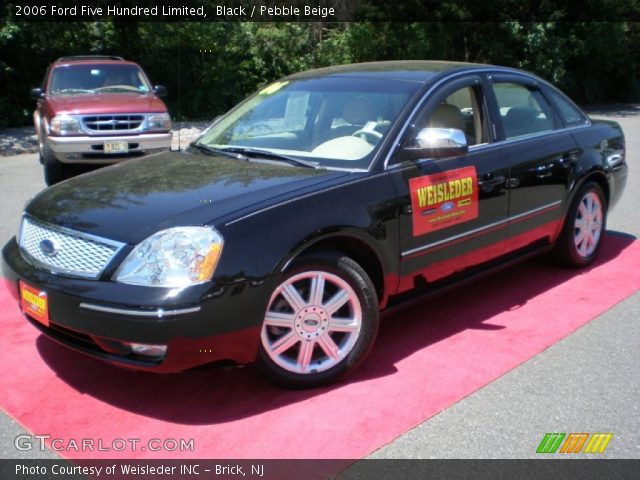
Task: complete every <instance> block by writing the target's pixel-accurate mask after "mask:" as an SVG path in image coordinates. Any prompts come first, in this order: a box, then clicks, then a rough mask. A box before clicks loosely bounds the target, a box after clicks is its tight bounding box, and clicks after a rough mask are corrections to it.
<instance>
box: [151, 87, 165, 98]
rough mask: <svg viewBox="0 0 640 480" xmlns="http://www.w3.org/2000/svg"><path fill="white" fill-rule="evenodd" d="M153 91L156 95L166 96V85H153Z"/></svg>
mask: <svg viewBox="0 0 640 480" xmlns="http://www.w3.org/2000/svg"><path fill="white" fill-rule="evenodd" d="M153 93H154V94H155V95H156V96H157V97H166V96H167V87H165V86H163V85H156V86H155V87H153Z"/></svg>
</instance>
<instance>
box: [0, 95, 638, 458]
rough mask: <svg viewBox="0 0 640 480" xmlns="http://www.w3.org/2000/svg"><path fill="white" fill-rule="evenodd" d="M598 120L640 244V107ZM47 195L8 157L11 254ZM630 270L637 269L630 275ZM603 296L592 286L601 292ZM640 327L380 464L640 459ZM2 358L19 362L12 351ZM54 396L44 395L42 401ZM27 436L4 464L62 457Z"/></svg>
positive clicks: (462, 411) (414, 440)
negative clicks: (621, 162) (587, 439)
mask: <svg viewBox="0 0 640 480" xmlns="http://www.w3.org/2000/svg"><path fill="white" fill-rule="evenodd" d="M592 115H593V116H606V117H607V118H612V119H614V120H616V121H618V122H620V123H621V125H622V127H623V129H624V131H625V134H626V138H627V161H628V163H629V164H630V176H629V182H628V184H627V188H626V191H625V194H624V197H623V199H622V201H621V203H620V204H619V205H618V206H617V208H616V209H615V210H614V211H613V212H611V214H610V216H609V219H608V229H609V230H612V231H616V232H620V233H624V234H627V235H632V236H634V237H639V236H640V209H639V208H638V207H639V206H640V204H639V202H638V199H640V168H638V167H637V165H638V159H639V158H640V138H639V137H638V136H637V132H638V131H640V110H639V109H637V108H636V107H635V106H619V107H608V108H602V109H595V110H594V111H592ZM1 135H2V132H1V131H0V136H1ZM44 187H45V185H44V182H43V177H42V168H41V165H40V164H39V163H38V158H37V155H36V154H18V155H12V156H4V157H0V191H1V192H2V209H1V211H0V241H1V242H2V244H3V245H4V243H6V241H7V240H9V239H10V238H11V237H12V236H13V235H15V233H16V232H17V229H18V225H19V221H20V214H21V211H22V208H23V206H24V204H25V203H26V202H27V201H28V200H29V198H31V197H32V196H33V195H35V194H36V193H37V192H39V191H40V190H42V189H43V188H44ZM629 268H638V266H637V265H629ZM598 288H599V287H598V285H593V289H598ZM584 295H589V292H588V291H587V292H584ZM576 301H579V300H578V299H576ZM639 317H640V293H638V292H636V293H635V294H634V295H632V296H631V297H628V298H627V299H626V300H624V301H622V302H620V303H618V304H617V305H615V306H614V307H613V308H612V309H610V310H608V311H607V312H605V313H604V314H602V315H600V316H599V317H597V318H595V319H594V320H593V321H591V322H590V323H588V324H587V325H586V326H584V327H583V328H581V329H579V330H578V331H576V332H575V333H573V334H571V335H570V336H568V337H566V338H564V339H563V340H561V341H559V342H557V343H556V344H554V345H552V346H551V347H550V348H548V349H547V350H545V351H544V352H542V353H540V354H538V355H537V356H535V357H534V358H533V359H531V360H529V361H527V362H525V363H523V364H522V365H520V366H518V367H517V368H515V369H513V370H511V371H510V372H508V373H506V374H505V375H503V376H502V377H500V378H499V379H497V380H495V381H493V382H491V383H488V384H487V385H485V386H484V387H482V388H480V389H479V390H476V391H475V392H474V393H473V394H471V395H470V396H467V397H466V398H464V399H462V400H460V401H458V402H457V403H455V404H453V405H452V406H450V407H449V408H446V409H445V410H443V411H441V412H440V413H438V414H436V415H434V416H433V417H431V418H429V419H428V420H426V421H424V422H423V423H421V424H420V425H418V426H417V427H415V428H414V429H412V430H409V431H408V432H406V433H404V434H403V435H401V436H400V437H398V438H396V439H395V440H394V441H393V442H392V443H389V444H388V445H386V446H384V447H382V448H381V449H379V450H377V451H375V452H373V453H372V455H371V456H372V457H374V458H526V457H535V456H536V453H535V449H536V447H537V444H538V443H539V441H540V438H541V436H542V435H544V433H545V432H551V431H560V432H612V433H613V439H612V440H611V443H610V445H609V447H608V448H607V450H606V452H605V453H604V454H602V456H606V457H610V458H640V404H639V403H638V398H640V381H638V371H639V370H640V350H639V349H638V345H639V344H640V324H639V321H638V319H639ZM540 321H544V319H543V318H541V319H540ZM3 355H5V356H6V355H11V352H7V351H4V352H3ZM487 355H491V352H487ZM5 375H10V372H7V373H5ZM407 388H410V386H407ZM0 395H2V394H0ZM45 396H46V393H45V392H43V401H44V397H45ZM23 431H24V430H23V429H22V427H20V426H19V425H18V424H17V423H15V422H14V421H13V420H12V419H11V418H10V417H8V416H7V415H5V414H2V416H1V418H0V455H2V456H3V457H5V458H20V457H23V458H27V457H38V456H51V455H53V454H52V453H50V452H46V453H40V452H36V451H31V452H28V454H27V453H25V452H20V451H18V450H16V449H15V448H14V445H13V439H14V437H15V436H16V435H18V434H19V433H21V432H23Z"/></svg>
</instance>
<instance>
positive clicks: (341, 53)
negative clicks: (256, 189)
mask: <svg viewBox="0 0 640 480" xmlns="http://www.w3.org/2000/svg"><path fill="white" fill-rule="evenodd" d="M594 2H595V3H596V4H600V3H602V2H600V0H597V1H596V0H594ZM459 3H460V2H454V1H444V2H435V1H434V2H431V3H429V2H420V1H418V0H415V1H414V2H409V3H404V2H403V8H407V9H409V10H410V9H411V8H415V9H420V8H427V6H428V8H430V9H431V10H429V12H432V13H433V14H432V16H430V18H433V21H431V22H380V21H377V20H379V19H384V18H385V16H386V15H388V12H387V10H388V9H389V8H392V6H393V7H394V8H395V4H394V5H391V4H390V3H385V2H383V3H381V6H375V7H374V6H371V5H366V7H367V8H364V7H363V8H362V9H360V10H359V11H358V12H357V18H358V19H359V20H360V21H358V22H354V23H321V22H315V23H239V22H234V23H217V22H211V23H161V22H140V23H136V22H127V23H124V22H84V23H62V22H60V23H36V22H34V23H15V22H11V21H7V22H5V23H3V24H1V26H0V84H1V85H2V94H1V95H0V126H16V125H28V124H29V123H30V122H31V118H30V117H31V112H32V110H33V100H32V99H30V98H29V89H30V88H32V87H35V86H38V85H39V84H40V83H41V81H42V77H43V75H44V73H45V70H46V68H47V65H48V64H49V63H51V61H53V60H55V59H56V58H58V57H60V56H63V55H74V54H98V53H100V54H117V55H121V56H123V57H125V58H127V59H131V60H134V61H136V62H138V63H140V65H142V67H143V68H144V69H145V71H146V72H147V74H148V75H149V77H150V78H151V81H152V82H153V83H155V84H162V85H166V86H167V87H168V90H169V97H168V98H167V103H168V105H169V109H170V111H171V113H172V115H173V117H174V118H176V119H185V120H186V119H212V118H213V117H215V116H216V115H219V114H221V113H224V112H225V111H226V110H228V109H229V108H230V107H232V106H233V105H234V104H235V103H237V102H238V101H240V100H241V99H242V98H244V97H245V96H246V95H248V94H250V93H251V92H252V91H254V90H255V89H256V88H258V87H259V86H261V85H264V84H266V83H268V82H271V81H273V80H275V79H277V78H278V77H281V76H283V75H287V74H289V73H293V72H297V71H300V70H305V69H309V68H318V67H322V66H328V65H336V64H343V63H351V62H364V61H375V60H400V59H438V60H462V61H469V62H479V63H492V64H497V65H507V66H513V67H517V68H523V69H525V70H529V71H532V72H534V73H536V74H538V75H540V76H542V77H543V78H546V79H548V80H550V81H552V82H553V83H555V84H557V85H558V86H559V87H560V88H562V89H564V90H565V91H566V92H567V93H568V94H569V95H570V96H572V97H573V98H574V99H575V100H577V101H579V102H608V101H638V100H640V84H639V82H638V74H639V73H640V72H638V70H639V69H640V62H639V60H640V58H639V57H640V26H639V25H638V24H637V23H632V22H587V21H581V22H575V21H564V20H563V19H565V18H566V16H567V12H566V11H564V10H562V9H554V7H553V2H548V1H546V0H542V1H540V2H538V3H537V4H536V5H537V8H538V10H539V12H540V13H539V16H538V17H536V16H535V15H533V14H531V15H530V17H531V18H532V19H535V18H545V19H547V20H545V21H544V22H533V21H532V22H521V21H513V20H512V19H513V18H516V17H526V12H524V13H523V11H522V8H524V7H522V5H523V4H522V2H519V1H515V0H488V1H486V2H482V5H480V4H479V5H478V6H477V7H474V8H475V9H474V8H471V7H462V6H460V5H459ZM362 5H364V4H362ZM602 5H604V3H602ZM607 5H608V7H607V8H611V9H618V10H620V11H622V10H621V9H623V8H631V7H628V5H630V4H625V3H624V2H622V1H618V0H615V1H613V0H612V1H610V2H608V4H607ZM480 7H482V8H480ZM633 8H634V9H635V10H637V9H638V8H640V7H638V5H637V2H636V3H633ZM483 12H484V13H483ZM409 13H410V12H407V18H411V16H410V14H409ZM483 15H484V17H483ZM486 16H490V17H491V18H493V19H500V20H501V21H500V22H495V21H493V22H488V21H483V22H479V21H469V20H471V19H477V18H485V17H486ZM387 18H388V17H387ZM441 20H447V21H441ZM452 20H454V21H452ZM550 20H552V21H550Z"/></svg>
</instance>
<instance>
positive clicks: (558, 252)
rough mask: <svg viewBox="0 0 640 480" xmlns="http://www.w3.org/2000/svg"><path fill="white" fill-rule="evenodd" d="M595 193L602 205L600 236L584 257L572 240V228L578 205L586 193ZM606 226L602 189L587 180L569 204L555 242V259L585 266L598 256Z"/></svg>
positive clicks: (605, 204) (579, 266) (605, 207)
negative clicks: (591, 250) (568, 209)
mask: <svg viewBox="0 0 640 480" xmlns="http://www.w3.org/2000/svg"><path fill="white" fill-rule="evenodd" d="M591 192H592V193H595V194H596V195H597V196H598V198H599V199H600V204H601V206H602V231H601V232H600V238H599V239H598V244H597V245H596V248H595V249H594V251H593V252H592V253H591V255H589V256H587V257H584V256H582V255H580V254H579V253H578V249H577V247H576V245H575V241H574V229H575V222H576V217H577V215H578V207H579V205H580V203H581V202H582V200H583V198H584V197H585V196H586V195H587V194H588V193H591ZM606 228H607V199H606V196H605V194H604V191H603V190H602V187H601V186H600V185H599V184H598V183H596V182H594V181H588V182H587V183H585V184H584V185H583V186H582V187H581V188H580V190H579V191H578V194H577V195H576V196H575V198H574V200H573V203H572V204H571V209H570V211H569V215H568V216H567V219H566V222H565V225H564V228H563V231H562V233H561V235H560V237H559V238H558V241H557V243H556V248H555V250H554V253H555V257H556V260H558V261H559V262H560V263H561V264H563V265H566V266H570V267H577V268H581V267H586V266H587V265H590V264H591V263H592V262H593V261H594V260H595V258H596V257H597V256H598V253H599V252H600V248H601V247H602V241H603V239H604V234H605V231H606Z"/></svg>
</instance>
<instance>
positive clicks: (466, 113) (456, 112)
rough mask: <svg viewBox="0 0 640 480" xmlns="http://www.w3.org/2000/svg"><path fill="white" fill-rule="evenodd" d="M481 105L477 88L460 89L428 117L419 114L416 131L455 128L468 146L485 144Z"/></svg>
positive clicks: (415, 123)
mask: <svg viewBox="0 0 640 480" xmlns="http://www.w3.org/2000/svg"><path fill="white" fill-rule="evenodd" d="M481 105H482V100H481V96H480V94H479V88H476V87H464V88H461V89H459V90H456V91H455V92H453V93H452V94H450V95H449V96H447V98H445V99H444V100H443V101H442V102H441V103H440V105H438V106H437V107H436V109H435V110H434V111H433V113H432V114H431V115H430V116H429V117H427V116H426V112H425V113H423V114H419V115H418V117H417V119H416V121H415V122H414V125H415V126H416V131H419V130H421V129H423V128H455V129H457V130H462V131H463V132H464V134H465V136H466V137H467V144H468V145H469V146H471V145H478V144H481V143H485V142H486V141H487V140H486V138H487V134H486V131H487V130H486V128H485V119H484V115H483V110H482V107H481Z"/></svg>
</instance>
